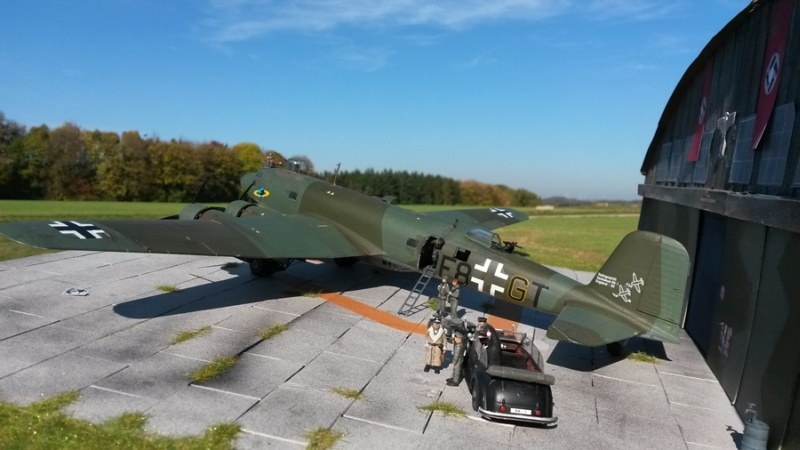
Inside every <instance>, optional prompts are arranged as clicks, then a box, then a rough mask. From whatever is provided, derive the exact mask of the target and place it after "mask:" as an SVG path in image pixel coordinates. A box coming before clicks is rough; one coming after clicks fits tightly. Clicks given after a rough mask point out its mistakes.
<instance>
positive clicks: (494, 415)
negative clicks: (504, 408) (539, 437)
mask: <svg viewBox="0 0 800 450" xmlns="http://www.w3.org/2000/svg"><path fill="white" fill-rule="evenodd" d="M478 412H479V413H481V415H482V416H483V417H489V418H491V419H502V420H516V421H518V422H528V423H538V424H541V425H550V424H554V423H556V421H557V420H558V417H557V416H553V417H536V416H526V415H522V414H509V413H501V412H496V411H487V410H485V409H483V408H478Z"/></svg>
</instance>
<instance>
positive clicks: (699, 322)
mask: <svg viewBox="0 0 800 450" xmlns="http://www.w3.org/2000/svg"><path fill="white" fill-rule="evenodd" d="M726 224H727V221H726V219H725V217H723V216H720V215H719V214H714V213H710V212H706V211H703V212H702V213H701V215H700V232H699V237H698V240H697V254H696V256H695V266H694V275H693V276H692V290H691V297H690V298H689V306H688V308H687V312H686V325H685V328H686V332H687V333H688V334H689V336H691V337H692V339H694V342H695V344H697V348H699V349H700V352H701V353H702V354H703V356H708V347H709V344H710V342H711V333H712V330H714V329H715V328H714V327H713V326H712V322H713V320H714V317H715V314H716V311H717V305H718V303H719V300H720V296H721V295H722V294H723V293H722V292H721V289H722V286H723V283H722V275H723V272H722V271H723V266H724V264H723V261H724V256H725V234H726Z"/></svg>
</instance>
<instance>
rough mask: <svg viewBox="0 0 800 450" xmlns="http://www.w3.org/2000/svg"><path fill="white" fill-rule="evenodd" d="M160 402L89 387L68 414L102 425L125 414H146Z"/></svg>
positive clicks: (68, 410)
mask: <svg viewBox="0 0 800 450" xmlns="http://www.w3.org/2000/svg"><path fill="white" fill-rule="evenodd" d="M158 401H159V400H157V399H152V398H145V397H138V396H135V395H130V394H123V393H121V392H115V391H111V390H108V389H101V388H99V387H97V386H94V385H92V386H88V387H86V388H84V389H82V390H81V391H80V398H79V399H78V401H77V402H75V403H73V404H71V405H69V406H68V407H67V412H69V413H70V414H72V415H73V416H74V417H76V418H78V419H83V420H88V421H90V422H94V423H102V422H105V421H107V420H110V419H114V418H116V417H119V416H120V415H122V414H124V413H129V412H138V413H142V414H145V411H147V410H148V409H150V408H151V407H152V406H153V405H155V404H156V403H157V402H158Z"/></svg>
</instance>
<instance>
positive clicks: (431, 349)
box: [425, 318, 444, 374]
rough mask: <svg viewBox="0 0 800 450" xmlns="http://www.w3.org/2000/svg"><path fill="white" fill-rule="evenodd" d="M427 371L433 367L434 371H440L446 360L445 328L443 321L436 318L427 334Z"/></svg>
mask: <svg viewBox="0 0 800 450" xmlns="http://www.w3.org/2000/svg"><path fill="white" fill-rule="evenodd" d="M425 337H426V338H427V340H426V342H425V372H427V371H429V370H431V369H433V371H434V373H437V374H438V373H439V369H441V368H442V362H443V361H444V328H443V327H442V321H441V320H439V319H438V318H437V319H434V321H433V323H432V324H431V326H430V328H428V332H427V333H426V334H425Z"/></svg>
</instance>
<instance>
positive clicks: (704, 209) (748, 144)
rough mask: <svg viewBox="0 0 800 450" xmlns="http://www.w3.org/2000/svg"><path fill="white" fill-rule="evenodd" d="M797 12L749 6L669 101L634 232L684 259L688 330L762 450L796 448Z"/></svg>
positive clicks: (787, 3) (650, 154)
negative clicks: (663, 239) (758, 425)
mask: <svg viewBox="0 0 800 450" xmlns="http://www.w3.org/2000/svg"><path fill="white" fill-rule="evenodd" d="M798 75H800V2H799V1H796V0H755V1H753V2H751V3H750V4H749V5H748V6H747V7H746V8H745V9H744V10H743V11H742V12H741V13H739V14H738V15H737V16H736V17H734V18H733V20H731V22H730V23H728V24H727V25H726V26H725V27H724V28H723V29H722V31H720V32H719V33H718V34H717V35H716V36H714V37H713V38H712V39H711V41H710V42H709V43H708V45H707V46H706V47H705V48H704V49H703V50H702V52H701V53H700V55H699V56H698V57H697V59H695V61H694V62H693V63H692V64H691V65H690V66H689V68H688V69H687V70H686V73H685V74H684V75H683V77H682V78H681V80H680V82H679V83H678V85H677V87H676V88H675V91H674V92H673V94H672V96H671V97H670V99H669V101H668V103H667V105H666V107H665V109H664V112H663V114H662V116H661V119H660V121H659V123H658V128H657V129H656V132H655V136H654V137H653V140H652V142H651V144H650V147H649V148H648V150H647V155H646V156H645V158H644V162H643V164H642V169H641V170H642V174H643V175H645V182H644V184H642V185H640V186H639V194H640V195H641V196H642V197H643V201H642V214H641V218H640V222H639V228H640V229H643V230H650V231H656V232H660V233H663V234H666V235H668V236H672V237H674V238H675V239H678V240H679V241H681V242H682V243H683V244H684V245H685V246H686V248H687V250H688V251H689V254H690V256H691V259H692V272H691V276H690V280H689V285H688V286H687V297H688V299H687V300H688V301H687V306H686V311H685V319H684V328H685V329H686V331H687V333H688V334H689V335H690V336H691V337H692V339H694V341H695V343H696V344H697V346H698V348H699V349H700V351H701V352H702V353H703V355H704V356H705V358H706V361H707V363H708V365H709V367H710V368H711V370H712V371H713V372H714V374H715V375H716V377H717V378H718V379H719V381H720V383H721V385H722V387H723V389H724V390H725V392H726V394H727V395H728V397H729V398H730V400H731V402H732V403H733V404H734V405H735V407H736V409H737V411H738V412H739V414H740V415H741V416H742V417H743V418H744V419H747V418H748V416H746V415H745V410H746V409H747V407H748V404H750V403H755V404H756V408H757V410H758V412H759V419H761V420H764V421H766V422H767V423H768V424H769V426H770V435H769V447H770V448H779V447H782V448H800V130H798V133H795V132H794V129H795V128H798V124H800V122H799V121H798V115H797V114H796V105H797V103H798V102H800V76H798Z"/></svg>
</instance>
